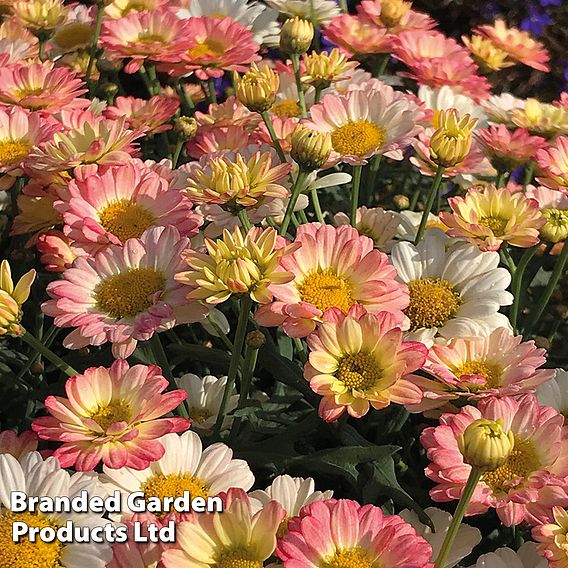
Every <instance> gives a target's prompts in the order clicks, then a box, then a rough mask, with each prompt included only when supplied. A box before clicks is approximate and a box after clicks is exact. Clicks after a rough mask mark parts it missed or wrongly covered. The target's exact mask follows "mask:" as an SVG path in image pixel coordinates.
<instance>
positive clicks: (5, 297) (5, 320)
mask: <svg viewBox="0 0 568 568" xmlns="http://www.w3.org/2000/svg"><path fill="white" fill-rule="evenodd" d="M35 276H36V271H35V270H30V271H29V272H26V273H25V274H24V275H23V276H22V277H21V278H20V280H18V283H17V284H16V286H14V281H13V280H12V271H11V269H10V265H9V264H8V261H7V260H3V261H2V264H1V265H0V336H2V335H5V334H8V335H21V334H22V332H23V328H22V327H21V325H20V321H21V319H22V315H23V312H22V306H23V305H24V302H25V301H26V300H27V299H28V298H29V296H30V288H31V286H32V283H33V281H34V280H35Z"/></svg>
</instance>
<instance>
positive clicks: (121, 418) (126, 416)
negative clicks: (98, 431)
mask: <svg viewBox="0 0 568 568" xmlns="http://www.w3.org/2000/svg"><path fill="white" fill-rule="evenodd" d="M91 419H92V420H94V421H95V422H96V423H97V424H98V425H99V426H100V427H101V428H102V429H103V430H104V431H105V432H106V430H107V429H108V428H109V426H111V425H112V424H114V423H116V422H130V420H131V419H132V410H131V409H130V405H129V404H128V403H126V402H124V401H122V400H119V401H115V402H111V403H110V404H107V405H106V406H103V407H99V408H97V410H96V412H94V413H93V414H92V415H91Z"/></svg>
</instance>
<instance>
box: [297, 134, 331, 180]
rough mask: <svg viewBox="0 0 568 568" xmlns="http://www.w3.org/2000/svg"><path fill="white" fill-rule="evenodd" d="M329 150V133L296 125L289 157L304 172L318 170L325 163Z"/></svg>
mask: <svg viewBox="0 0 568 568" xmlns="http://www.w3.org/2000/svg"><path fill="white" fill-rule="evenodd" d="M331 150H332V145H331V136H330V134H329V132H317V131H316V130H311V129H309V128H307V127H305V126H302V125H301V124H298V126H296V128H295V130H294V132H293V133H292V148H291V150H290V156H292V158H293V160H294V161H295V162H296V163H297V164H298V165H299V166H300V168H301V169H302V170H304V171H307V172H311V171H313V170H319V169H320V168H321V167H322V166H324V165H325V164H326V163H327V161H328V159H329V155H330V154H331Z"/></svg>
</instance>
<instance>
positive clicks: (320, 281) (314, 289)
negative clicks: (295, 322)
mask: <svg viewBox="0 0 568 568" xmlns="http://www.w3.org/2000/svg"><path fill="white" fill-rule="evenodd" d="M298 293H299V295H300V298H301V300H302V301H303V302H308V303H309V304H312V305H313V306H315V307H316V308H317V309H318V310H321V311H322V312H325V310H327V309H328V308H339V309H340V310H341V311H342V312H345V313H347V311H349V308H350V307H351V306H352V305H353V304H354V303H355V300H354V299H353V285H352V284H351V282H350V281H349V280H348V278H346V277H345V276H338V275H337V274H335V273H334V272H333V271H332V270H331V269H327V270H321V271H318V272H312V273H311V274H308V276H306V278H304V280H303V281H302V283H301V284H299V285H298Z"/></svg>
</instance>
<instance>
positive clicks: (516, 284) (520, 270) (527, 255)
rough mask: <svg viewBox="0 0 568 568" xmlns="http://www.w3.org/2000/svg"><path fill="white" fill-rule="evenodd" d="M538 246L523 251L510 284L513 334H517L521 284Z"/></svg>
mask: <svg viewBox="0 0 568 568" xmlns="http://www.w3.org/2000/svg"><path fill="white" fill-rule="evenodd" d="M538 246H539V245H534V246H532V247H530V248H528V249H526V250H525V252H524V253H523V256H522V257H521V260H520V261H519V264H518V266H517V268H516V270H515V272H514V274H513V281H512V284H511V291H512V293H513V297H514V299H513V305H512V306H511V315H510V318H509V319H510V320H511V325H512V326H513V332H514V333H517V321H518V319H519V308H520V305H521V294H522V283H523V276H524V273H525V270H526V269H527V266H528V265H529V262H530V261H531V260H532V257H533V256H534V255H535V253H536V251H537V249H538Z"/></svg>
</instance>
